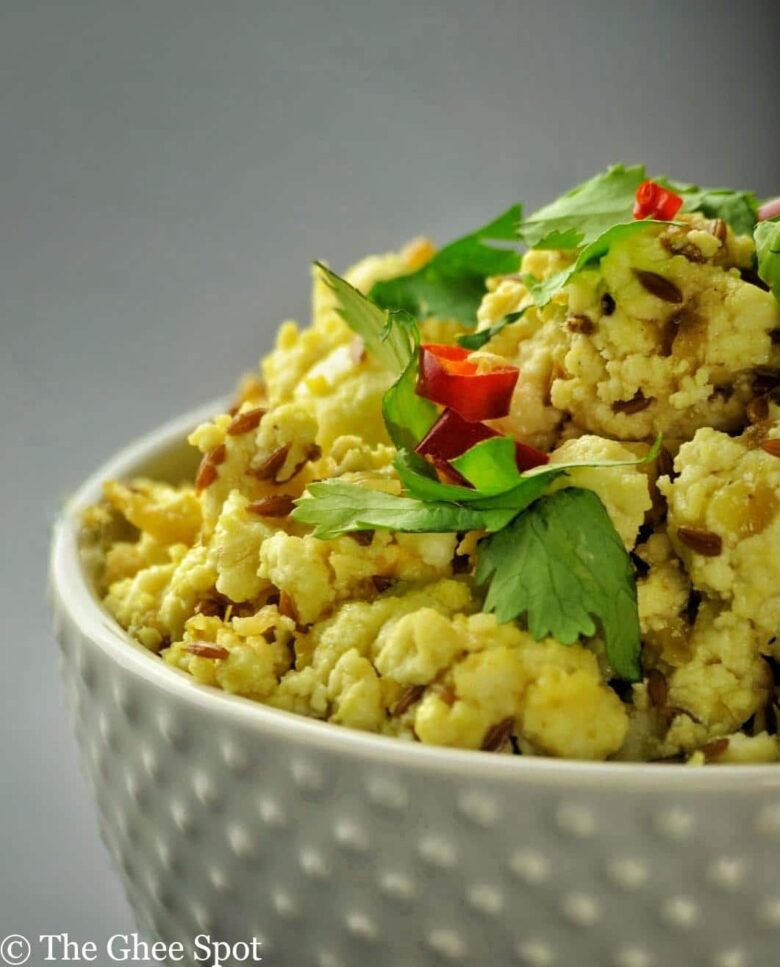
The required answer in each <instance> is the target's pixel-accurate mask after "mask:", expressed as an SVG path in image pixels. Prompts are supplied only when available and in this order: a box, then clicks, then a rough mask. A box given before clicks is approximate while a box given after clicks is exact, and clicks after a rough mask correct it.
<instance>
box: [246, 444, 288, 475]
mask: <svg viewBox="0 0 780 967" xmlns="http://www.w3.org/2000/svg"><path fill="white" fill-rule="evenodd" d="M290 447H291V444H290V443H285V444H284V446H281V447H279V449H278V450H274V452H273V453H272V454H271V456H270V457H268V458H267V459H266V460H264V461H263V462H262V463H261V464H260V466H259V467H255V468H254V469H252V470H250V471H249V472H250V473H251V475H252V476H253V477H255V478H256V479H257V480H275V479H276V475H277V473H279V471H280V470H281V469H282V467H283V466H284V461H285V460H286V459H287V454H288V453H289V452H290Z"/></svg>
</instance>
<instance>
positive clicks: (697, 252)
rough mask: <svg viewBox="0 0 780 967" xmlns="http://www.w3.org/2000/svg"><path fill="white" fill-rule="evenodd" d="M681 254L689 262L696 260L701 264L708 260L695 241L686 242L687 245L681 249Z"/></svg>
mask: <svg viewBox="0 0 780 967" xmlns="http://www.w3.org/2000/svg"><path fill="white" fill-rule="evenodd" d="M679 254H680V255H682V257H683V258H685V259H687V260H688V261H689V262H694V263H696V264H699V265H700V264H701V263H702V262H706V261H707V259H706V257H705V255H704V253H703V252H702V250H701V249H700V248H699V247H698V245H694V244H693V242H686V243H685V245H683V246H682V248H680V249H679Z"/></svg>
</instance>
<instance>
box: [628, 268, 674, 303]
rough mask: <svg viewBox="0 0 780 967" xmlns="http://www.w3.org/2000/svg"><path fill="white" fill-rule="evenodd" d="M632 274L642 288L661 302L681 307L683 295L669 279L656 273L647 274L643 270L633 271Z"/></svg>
mask: <svg viewBox="0 0 780 967" xmlns="http://www.w3.org/2000/svg"><path fill="white" fill-rule="evenodd" d="M634 274H635V275H636V277H637V279H638V280H639V284H640V285H641V286H642V288H643V289H644V290H645V291H646V292H649V293H650V295H652V296H655V297H656V299H660V300H661V301H662V302H670V303H672V304H673V305H677V306H679V305H682V301H683V294H682V292H680V290H679V289H678V288H677V286H676V285H675V284H674V282H672V281H671V280H670V279H667V278H666V277H665V276H663V275H659V274H658V273H657V272H647V271H646V270H645V269H634Z"/></svg>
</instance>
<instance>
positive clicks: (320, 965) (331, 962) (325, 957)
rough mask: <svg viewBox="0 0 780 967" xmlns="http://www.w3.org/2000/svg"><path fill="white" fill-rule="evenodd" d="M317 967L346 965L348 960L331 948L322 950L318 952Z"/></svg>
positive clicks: (342, 966) (344, 966) (340, 966)
mask: <svg viewBox="0 0 780 967" xmlns="http://www.w3.org/2000/svg"><path fill="white" fill-rule="evenodd" d="M317 967H346V962H345V961H344V960H343V959H342V958H341V957H339V956H338V954H334V953H332V951H330V950H321V951H320V952H319V954H317Z"/></svg>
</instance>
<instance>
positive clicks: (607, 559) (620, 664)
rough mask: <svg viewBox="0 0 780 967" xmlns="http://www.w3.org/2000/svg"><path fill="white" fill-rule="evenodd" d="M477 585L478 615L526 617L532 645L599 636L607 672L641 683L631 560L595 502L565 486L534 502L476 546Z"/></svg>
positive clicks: (586, 492) (584, 492) (593, 496)
mask: <svg viewBox="0 0 780 967" xmlns="http://www.w3.org/2000/svg"><path fill="white" fill-rule="evenodd" d="M476 578H477V581H478V582H479V583H480V584H487V597H486V599H485V605H484V607H485V610H486V611H492V612H494V613H495V615H496V618H497V619H498V620H499V621H501V622H504V621H512V620H515V619H517V618H520V617H521V616H522V615H524V614H525V615H527V622H528V630H529V631H530V633H531V634H532V635H533V637H534V638H536V639H537V640H538V639H540V638H544V637H546V636H547V635H552V636H553V637H554V638H557V639H558V641H560V642H563V644H572V643H573V642H575V641H576V640H577V639H578V638H579V637H581V636H583V635H584V636H586V637H591V636H592V635H594V634H596V632H597V631H598V630H599V629H598V625H597V622H598V624H599V625H600V626H601V631H602V632H603V635H604V644H605V647H606V652H607V658H608V659H609V662H610V664H611V665H612V667H613V669H614V670H615V674H616V675H618V676H619V677H621V678H624V679H626V680H628V681H638V680H639V679H640V678H641V668H640V663H639V652H640V631H639V618H638V613H637V598H636V583H635V578H634V572H633V568H632V566H631V561H630V559H629V557H628V554H627V553H626V550H625V548H624V547H623V543H622V541H621V540H620V537H619V536H618V534H617V532H616V531H615V528H614V526H613V525H612V521H611V520H610V519H609V515H608V514H607V512H606V510H605V509H604V505H603V504H602V503H601V501H600V500H599V498H598V497H597V496H596V494H594V493H593V492H592V491H590V490H581V489H578V488H570V489H567V490H561V491H558V492H557V493H554V494H550V495H549V496H546V497H542V498H540V499H539V500H537V501H536V502H535V503H534V504H533V505H532V506H531V507H529V508H528V510H526V512H525V513H523V514H521V515H520V516H519V517H518V518H517V519H516V520H515V521H514V522H513V523H511V524H510V525H509V526H508V527H505V528H504V529H503V530H501V531H499V532H498V533H497V534H493V535H492V536H490V537H486V538H484V539H483V540H482V541H480V543H479V551H478V561H477V572H476Z"/></svg>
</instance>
